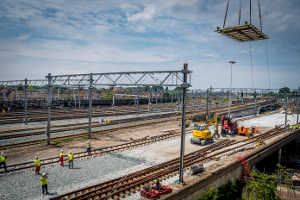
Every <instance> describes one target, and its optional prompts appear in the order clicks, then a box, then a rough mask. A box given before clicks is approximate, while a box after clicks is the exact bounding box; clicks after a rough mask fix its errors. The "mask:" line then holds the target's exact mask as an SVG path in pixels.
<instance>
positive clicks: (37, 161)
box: [33, 159, 41, 167]
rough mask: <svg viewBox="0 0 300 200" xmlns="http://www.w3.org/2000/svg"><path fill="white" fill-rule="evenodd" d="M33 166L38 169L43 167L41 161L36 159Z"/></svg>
mask: <svg viewBox="0 0 300 200" xmlns="http://www.w3.org/2000/svg"><path fill="white" fill-rule="evenodd" d="M33 164H34V165H35V166H37V167H39V166H41V163H40V159H36V160H35V161H34V162H33Z"/></svg>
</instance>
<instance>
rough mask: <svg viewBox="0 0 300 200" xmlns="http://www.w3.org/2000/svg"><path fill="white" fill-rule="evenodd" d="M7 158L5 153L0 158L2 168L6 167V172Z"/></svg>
mask: <svg viewBox="0 0 300 200" xmlns="http://www.w3.org/2000/svg"><path fill="white" fill-rule="evenodd" d="M6 158H7V156H6V155H4V153H1V157H0V167H1V166H2V165H4V167H3V168H4V169H5V171H7V169H6V164H5V159H6Z"/></svg>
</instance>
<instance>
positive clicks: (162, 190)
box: [140, 180, 172, 200]
mask: <svg viewBox="0 0 300 200" xmlns="http://www.w3.org/2000/svg"><path fill="white" fill-rule="evenodd" d="M170 193H172V188H170V187H168V186H166V185H163V184H160V182H159V180H158V181H157V182H156V184H155V186H152V187H149V186H145V187H144V189H142V190H141V191H140V195H141V196H142V197H146V198H147V199H151V200H152V199H157V198H159V197H160V196H161V195H163V194H170Z"/></svg>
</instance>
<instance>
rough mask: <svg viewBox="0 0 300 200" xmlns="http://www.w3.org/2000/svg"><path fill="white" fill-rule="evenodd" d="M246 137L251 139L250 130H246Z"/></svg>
mask: <svg viewBox="0 0 300 200" xmlns="http://www.w3.org/2000/svg"><path fill="white" fill-rule="evenodd" d="M246 137H248V138H249V139H250V137H251V131H250V129H248V131H247V133H246Z"/></svg>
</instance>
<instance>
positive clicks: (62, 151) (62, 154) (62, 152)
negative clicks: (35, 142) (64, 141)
mask: <svg viewBox="0 0 300 200" xmlns="http://www.w3.org/2000/svg"><path fill="white" fill-rule="evenodd" d="M59 158H60V165H61V166H64V150H61V152H60V156H59Z"/></svg>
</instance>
